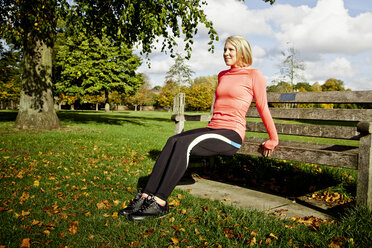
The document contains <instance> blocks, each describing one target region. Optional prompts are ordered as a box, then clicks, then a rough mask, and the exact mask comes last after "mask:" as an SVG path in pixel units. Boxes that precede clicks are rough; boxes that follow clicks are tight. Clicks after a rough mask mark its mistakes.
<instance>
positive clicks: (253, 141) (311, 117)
mask: <svg viewBox="0 0 372 248" xmlns="http://www.w3.org/2000/svg"><path fill="white" fill-rule="evenodd" d="M178 97H182V96H178ZM183 97H184V96H183ZM175 102H179V103H183V102H184V100H177V101H175ZM268 102H269V106H273V105H275V107H270V112H271V115H272V117H273V118H274V121H275V125H276V128H277V131H278V134H279V135H281V134H286V135H291V136H289V137H293V138H291V140H284V139H280V141H279V145H278V147H277V148H276V149H275V150H274V152H273V153H272V155H271V157H272V158H276V159H281V160H288V161H298V162H305V163H312V164H320V165H328V166H335V167H343V168H349V169H355V170H358V178H357V195H356V199H357V203H358V204H364V205H367V206H368V207H369V208H372V109H371V106H372V105H371V104H372V91H342V92H341V91H328V92H297V93H271V92H270V93H268ZM309 104H315V105H317V104H318V105H319V104H363V105H364V106H367V104H369V106H367V107H369V108H370V109H367V108H364V109H340V108H333V109H325V108H301V105H302V107H304V105H305V107H306V105H307V107H309ZM178 109H183V106H182V107H180V106H178ZM247 117H259V114H258V111H257V109H256V108H255V107H253V106H251V107H250V110H249V111H248V113H247ZM210 118H211V115H184V114H183V110H182V111H181V112H178V113H177V112H176V113H175V114H174V115H173V116H172V120H174V121H175V123H176V128H175V133H180V132H182V131H183V127H184V122H185V121H209V120H210ZM251 119H252V118H251ZM253 119H254V118H253ZM255 120H257V119H255ZM288 120H295V121H296V122H295V123H294V122H293V121H288ZM259 121H260V120H259ZM247 132H257V133H266V129H265V127H264V125H263V124H262V122H261V121H260V122H254V121H248V122H247ZM296 136H307V137H317V138H331V139H342V140H359V146H358V145H356V146H346V145H337V144H336V145H335V144H327V143H328V142H329V140H328V142H326V143H321V142H318V143H312V142H304V141H301V142H300V141H298V140H303V137H301V138H299V137H298V138H297V141H296ZM287 137H288V136H287ZM265 140H266V139H265V138H255V137H246V138H245V141H244V142H243V145H242V147H241V149H240V150H239V153H242V154H246V155H255V156H260V155H261V154H260V152H259V150H260V145H261V144H262V143H263V142H264V141H265ZM338 143H340V142H338ZM356 143H358V142H356Z"/></svg>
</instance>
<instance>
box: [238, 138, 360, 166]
mask: <svg viewBox="0 0 372 248" xmlns="http://www.w3.org/2000/svg"><path fill="white" fill-rule="evenodd" d="M259 151H260V143H252V142H244V143H243V145H242V147H241V148H240V150H239V151H238V153H240V154H247V155H253V156H262V155H261V153H260V152H259ZM271 158H276V159H281V160H288V161H298V162H304V163H316V164H321V165H329V166H336V167H342V168H349V169H357V164H358V154H356V153H353V152H350V153H349V152H335V151H328V150H312V149H307V148H300V147H291V146H282V145H279V146H277V147H276V148H275V150H274V152H273V153H272V154H271Z"/></svg>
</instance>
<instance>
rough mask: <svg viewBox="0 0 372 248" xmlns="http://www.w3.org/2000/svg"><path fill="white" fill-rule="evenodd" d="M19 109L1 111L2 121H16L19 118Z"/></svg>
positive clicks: (0, 119) (0, 120)
mask: <svg viewBox="0 0 372 248" xmlns="http://www.w3.org/2000/svg"><path fill="white" fill-rule="evenodd" d="M17 114H18V112H17V111H0V122H2V121H15V120H16V118H17Z"/></svg>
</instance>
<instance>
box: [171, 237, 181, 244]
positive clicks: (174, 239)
mask: <svg viewBox="0 0 372 248" xmlns="http://www.w3.org/2000/svg"><path fill="white" fill-rule="evenodd" d="M171 240H172V242H173V244H175V245H176V244H178V243H179V240H178V238H171Z"/></svg>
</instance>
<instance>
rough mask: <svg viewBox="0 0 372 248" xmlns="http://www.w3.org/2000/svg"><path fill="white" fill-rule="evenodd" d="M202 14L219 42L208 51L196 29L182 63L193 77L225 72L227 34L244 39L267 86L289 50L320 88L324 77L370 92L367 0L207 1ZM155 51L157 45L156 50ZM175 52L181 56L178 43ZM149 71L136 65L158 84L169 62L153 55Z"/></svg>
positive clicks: (371, 32) (371, 13) (371, 20)
mask: <svg viewBox="0 0 372 248" xmlns="http://www.w3.org/2000/svg"><path fill="white" fill-rule="evenodd" d="M207 2H208V5H207V6H204V7H203V8H204V11H205V13H206V15H207V17H208V18H209V20H211V21H212V22H213V25H214V28H215V30H216V31H217V32H218V35H219V38H220V40H219V41H217V42H215V43H214V44H215V52H214V53H213V54H212V53H211V52H208V48H209V46H208V42H209V41H210V40H209V38H208V35H207V30H206V29H205V27H203V25H199V27H198V29H199V31H198V34H197V36H195V37H194V45H193V47H192V48H193V51H192V55H191V59H190V60H188V61H186V64H188V65H189V66H190V68H191V69H192V70H193V71H194V72H195V74H194V75H193V78H196V77H200V76H209V75H214V74H218V72H220V71H222V70H226V69H228V67H227V66H226V65H225V64H224V61H223V57H222V54H223V46H224V42H225V39H226V38H227V37H228V36H230V35H240V36H243V37H245V38H246V39H247V40H248V41H249V43H250V45H251V47H252V53H253V64H252V65H251V67H252V68H256V69H259V70H260V71H262V72H263V74H264V75H265V77H266V79H267V85H272V84H273V83H274V80H275V79H278V77H279V76H280V65H281V64H282V61H283V56H282V53H281V52H282V51H286V50H288V48H290V47H293V48H294V49H295V50H296V54H297V55H296V56H298V59H300V60H302V61H303V62H304V64H305V70H304V71H303V77H304V79H305V80H302V81H306V82H309V83H311V84H312V83H314V82H319V83H320V84H323V83H324V82H325V81H326V80H327V79H329V78H336V79H339V80H342V81H343V82H344V86H345V87H346V88H348V89H351V90H354V91H356V90H372V1H371V0H276V2H275V3H274V4H273V5H270V4H269V3H265V2H264V1H262V0H245V2H239V1H237V0H207ZM159 47H160V46H159ZM175 50H176V52H178V53H180V54H182V55H186V53H184V46H183V42H182V39H181V40H179V46H178V47H177V48H176V49H175ZM149 58H150V63H151V67H150V68H149V67H148V66H147V65H146V63H143V65H142V66H141V67H140V72H143V73H145V74H146V75H147V76H148V77H149V79H150V82H151V84H152V85H153V86H156V85H160V86H162V85H163V84H164V81H165V80H164V79H165V76H166V73H167V71H168V70H169V68H170V66H172V65H173V64H174V60H173V59H172V58H170V57H169V55H165V54H164V53H161V52H160V51H159V50H157V51H154V52H153V53H152V54H150V56H149Z"/></svg>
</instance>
